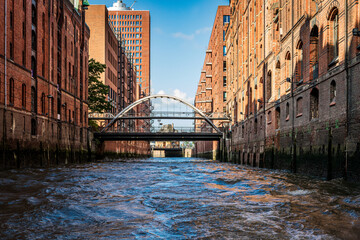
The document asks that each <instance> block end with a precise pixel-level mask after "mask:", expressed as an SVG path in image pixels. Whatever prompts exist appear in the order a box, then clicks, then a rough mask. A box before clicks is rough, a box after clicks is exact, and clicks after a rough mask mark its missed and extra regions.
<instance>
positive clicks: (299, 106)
mask: <svg viewBox="0 0 360 240" xmlns="http://www.w3.org/2000/svg"><path fill="white" fill-rule="evenodd" d="M302 113H303V106H302V97H299V98H298V99H296V116H297V117H300V116H301V115H302Z"/></svg>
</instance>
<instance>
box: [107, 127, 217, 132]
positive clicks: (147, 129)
mask: <svg viewBox="0 0 360 240" xmlns="http://www.w3.org/2000/svg"><path fill="white" fill-rule="evenodd" d="M100 130H101V129H100ZM108 132H111V133H159V134H161V133H216V130H214V129H213V128H211V127H203V128H198V127H197V128H195V127H176V128H175V129H174V130H170V131H168V130H164V128H162V127H160V126H156V127H154V126H150V127H145V128H143V127H135V129H130V128H128V127H124V128H123V127H117V128H116V127H114V128H111V129H109V130H108Z"/></svg>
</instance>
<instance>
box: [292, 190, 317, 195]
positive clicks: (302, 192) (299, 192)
mask: <svg viewBox="0 0 360 240" xmlns="http://www.w3.org/2000/svg"><path fill="white" fill-rule="evenodd" d="M312 192H313V191H310V190H295V191H288V192H286V193H287V194H289V195H292V196H302V195H308V194H310V193H312Z"/></svg>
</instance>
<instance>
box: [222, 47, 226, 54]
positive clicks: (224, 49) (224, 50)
mask: <svg viewBox="0 0 360 240" xmlns="http://www.w3.org/2000/svg"><path fill="white" fill-rule="evenodd" d="M223 54H224V56H226V46H223Z"/></svg>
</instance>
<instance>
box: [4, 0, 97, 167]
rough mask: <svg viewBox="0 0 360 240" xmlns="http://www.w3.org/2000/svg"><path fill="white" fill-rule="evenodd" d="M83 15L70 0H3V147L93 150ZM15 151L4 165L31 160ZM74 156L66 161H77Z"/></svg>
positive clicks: (70, 150)
mask: <svg viewBox="0 0 360 240" xmlns="http://www.w3.org/2000/svg"><path fill="white" fill-rule="evenodd" d="M5 2H6V11H5ZM5 14H6V23H5ZM83 17H84V14H83V13H82V12H81V11H80V10H79V12H78V11H77V10H75V9H74V6H73V5H72V4H71V2H70V1H68V0H65V1H49V0H44V1H26V0H7V1H5V0H1V1H0V19H2V20H1V22H3V24H2V26H1V27H0V36H1V37H0V74H1V75H0V86H1V87H0V109H1V113H0V114H1V118H0V124H1V126H2V127H1V129H0V137H1V141H2V142H3V145H2V146H3V148H2V151H5V152H6V151H7V150H11V149H14V148H15V149H18V150H19V149H23V150H28V149H36V150H38V149H43V150H47V151H48V154H50V151H55V149H56V152H59V151H65V152H70V153H73V154H75V152H81V151H82V150H87V148H88V132H87V124H88V122H87V115H88V106H87V102H86V99H87V80H86V79H87V66H88V64H87V63H88V39H89V35H90V31H89V29H88V28H87V27H86V26H85V24H84V22H83V20H84V18H83ZM5 28H6V31H5ZM5 32H6V35H5ZM5 36H6V37H5ZM5 41H6V44H5ZM5 48H6V54H5ZM5 55H6V60H7V61H6V62H5V61H4V59H5ZM5 96H6V97H5ZM15 155H16V154H14V156H12V155H11V156H6V157H5V159H3V166H2V167H12V166H14V164H17V165H18V166H22V165H24V164H25V163H24V162H22V161H21V159H20V156H15ZM69 155H71V154H68V153H67V155H66V157H65V159H66V161H67V160H68V159H74V157H73V156H69ZM14 158H15V160H16V159H17V160H16V161H15V160H14V162H12V161H11V160H12V159H14ZM44 159H46V161H48V162H49V163H50V162H52V161H54V159H51V157H49V156H48V157H44V158H42V160H41V161H43V160H44ZM5 160H6V161H5ZM15 162H16V163H15ZM44 164H45V163H44V162H41V165H44ZM35 165H36V163H35Z"/></svg>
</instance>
